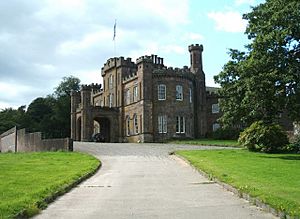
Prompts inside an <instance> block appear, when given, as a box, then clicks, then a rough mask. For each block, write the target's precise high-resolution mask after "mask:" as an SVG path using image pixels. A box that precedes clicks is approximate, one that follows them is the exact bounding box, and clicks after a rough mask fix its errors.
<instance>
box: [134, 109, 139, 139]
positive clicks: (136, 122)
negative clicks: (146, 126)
mask: <svg viewBox="0 0 300 219" xmlns="http://www.w3.org/2000/svg"><path fill="white" fill-rule="evenodd" d="M133 127H134V133H135V134H138V133H139V125H138V117H137V115H136V114H134V116H133Z"/></svg>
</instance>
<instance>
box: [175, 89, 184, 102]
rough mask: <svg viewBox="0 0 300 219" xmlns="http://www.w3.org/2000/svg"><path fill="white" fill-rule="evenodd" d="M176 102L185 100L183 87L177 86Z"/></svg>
mask: <svg viewBox="0 0 300 219" xmlns="http://www.w3.org/2000/svg"><path fill="white" fill-rule="evenodd" d="M176 100H183V94H182V86H181V85H176Z"/></svg>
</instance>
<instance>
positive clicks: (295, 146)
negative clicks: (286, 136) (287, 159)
mask: <svg viewBox="0 0 300 219" xmlns="http://www.w3.org/2000/svg"><path fill="white" fill-rule="evenodd" d="M284 151H287V152H292V153H300V135H299V136H297V138H296V139H295V141H294V142H292V143H290V144H288V145H287V146H286V147H285V148H284Z"/></svg>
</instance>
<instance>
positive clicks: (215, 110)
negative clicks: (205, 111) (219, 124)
mask: <svg viewBox="0 0 300 219" xmlns="http://www.w3.org/2000/svg"><path fill="white" fill-rule="evenodd" d="M211 111H212V113H219V111H220V108H219V104H218V103H215V104H213V105H211Z"/></svg>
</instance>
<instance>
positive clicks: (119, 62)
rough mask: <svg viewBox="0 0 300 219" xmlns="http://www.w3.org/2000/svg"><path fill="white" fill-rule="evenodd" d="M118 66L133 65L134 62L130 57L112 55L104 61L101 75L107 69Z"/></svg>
mask: <svg viewBox="0 0 300 219" xmlns="http://www.w3.org/2000/svg"><path fill="white" fill-rule="evenodd" d="M120 66H125V67H131V68H134V67H135V63H134V62H132V61H131V58H127V59H125V58H124V57H123V56H121V57H118V58H117V57H114V58H110V59H108V60H107V61H106V63H105V64H104V66H103V67H102V69H101V70H102V75H103V74H104V73H105V72H106V71H107V70H109V69H111V68H114V67H120Z"/></svg>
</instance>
